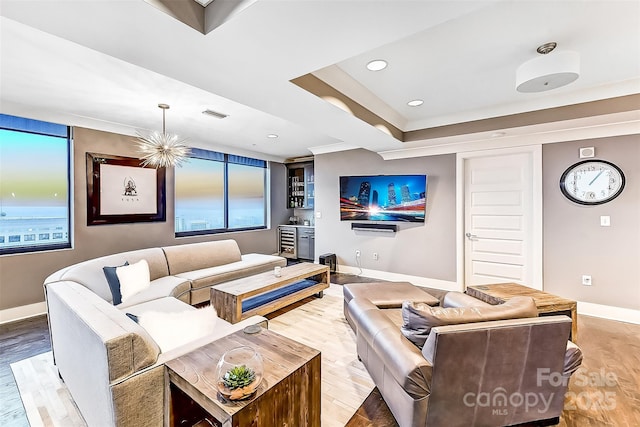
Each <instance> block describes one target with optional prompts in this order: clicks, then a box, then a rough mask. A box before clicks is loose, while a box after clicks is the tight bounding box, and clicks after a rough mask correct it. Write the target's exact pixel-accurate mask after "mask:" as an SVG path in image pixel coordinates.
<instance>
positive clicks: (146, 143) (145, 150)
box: [136, 104, 191, 168]
mask: <svg viewBox="0 0 640 427" xmlns="http://www.w3.org/2000/svg"><path fill="white" fill-rule="evenodd" d="M158 108H160V109H162V133H160V132H158V131H153V132H151V133H150V134H149V135H143V134H142V133H141V132H136V133H137V134H138V148H139V150H140V154H141V156H140V160H142V166H151V167H154V168H166V167H172V166H181V165H182V162H184V161H185V160H186V158H187V156H188V155H189V153H190V152H191V149H190V148H189V147H188V146H187V145H185V143H184V142H185V141H186V139H185V138H180V137H178V135H173V134H169V133H166V131H165V111H166V110H168V109H169V105H167V104H158Z"/></svg>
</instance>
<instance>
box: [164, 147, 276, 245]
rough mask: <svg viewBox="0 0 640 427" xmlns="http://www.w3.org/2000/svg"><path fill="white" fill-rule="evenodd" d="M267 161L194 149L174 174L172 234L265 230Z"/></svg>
mask: <svg viewBox="0 0 640 427" xmlns="http://www.w3.org/2000/svg"><path fill="white" fill-rule="evenodd" d="M266 170H267V169H266V162H264V161H262V160H257V159H251V158H248V157H240V156H231V155H225V154H223V153H218V152H213V151H207V150H200V149H193V150H192V157H191V158H190V159H189V161H188V162H187V163H185V164H184V165H183V166H182V167H181V168H176V171H175V185H176V188H175V232H176V234H177V235H190V234H204V233H207V232H220V231H226V230H232V229H233V230H237V229H254V228H264V227H266V206H267V199H266V180H265V177H266Z"/></svg>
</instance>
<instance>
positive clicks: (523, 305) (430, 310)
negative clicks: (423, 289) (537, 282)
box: [401, 297, 538, 348]
mask: <svg viewBox="0 0 640 427" xmlns="http://www.w3.org/2000/svg"><path fill="white" fill-rule="evenodd" d="M524 317H538V310H537V309H536V304H535V302H534V300H533V298H531V297H513V298H511V299H510V300H509V301H507V302H505V303H504V304H498V305H486V306H473V307H449V308H442V307H431V306H428V305H426V304H423V303H414V302H411V301H405V302H403V303H402V320H403V325H402V327H401V331H402V334H403V335H404V336H405V337H407V339H408V340H409V341H411V342H412V343H414V344H415V345H417V346H418V347H419V348H422V346H423V345H424V343H425V341H426V340H427V337H428V336H429V332H431V328H435V327H436V326H446V325H459V324H462V323H475V322H486V321H489V320H504V319H518V318H524Z"/></svg>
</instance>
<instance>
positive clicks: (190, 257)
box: [162, 240, 242, 276]
mask: <svg viewBox="0 0 640 427" xmlns="http://www.w3.org/2000/svg"><path fill="white" fill-rule="evenodd" d="M162 250H163V251H164V254H165V256H166V257H167V264H168V265H169V274H171V275H172V276H175V275H177V274H181V273H185V272H188V271H194V270H201V269H203V268H208V267H216V266H219V265H224V264H229V263H232V262H237V261H240V260H241V259H242V257H241V254H240V248H239V247H238V244H237V243H236V241H235V240H219V241H215V242H202V243H190V244H187V245H177V246H164V247H163V248H162Z"/></svg>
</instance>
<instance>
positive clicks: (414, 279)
mask: <svg viewBox="0 0 640 427" xmlns="http://www.w3.org/2000/svg"><path fill="white" fill-rule="evenodd" d="M338 272H340V273H348V274H356V275H359V276H365V277H371V278H372V279H380V280H390V281H395V282H410V283H413V284H414V285H416V286H426V287H428V288H435V289H442V290H443V291H462V289H461V288H460V286H459V285H458V283H456V282H450V281H448V280H440V279H430V278H428V277H420V276H410V275H408V274H400V273H389V272H388V271H379V270H369V269H366V268H363V269H362V273H360V269H359V268H358V267H351V266H348V265H338Z"/></svg>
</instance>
